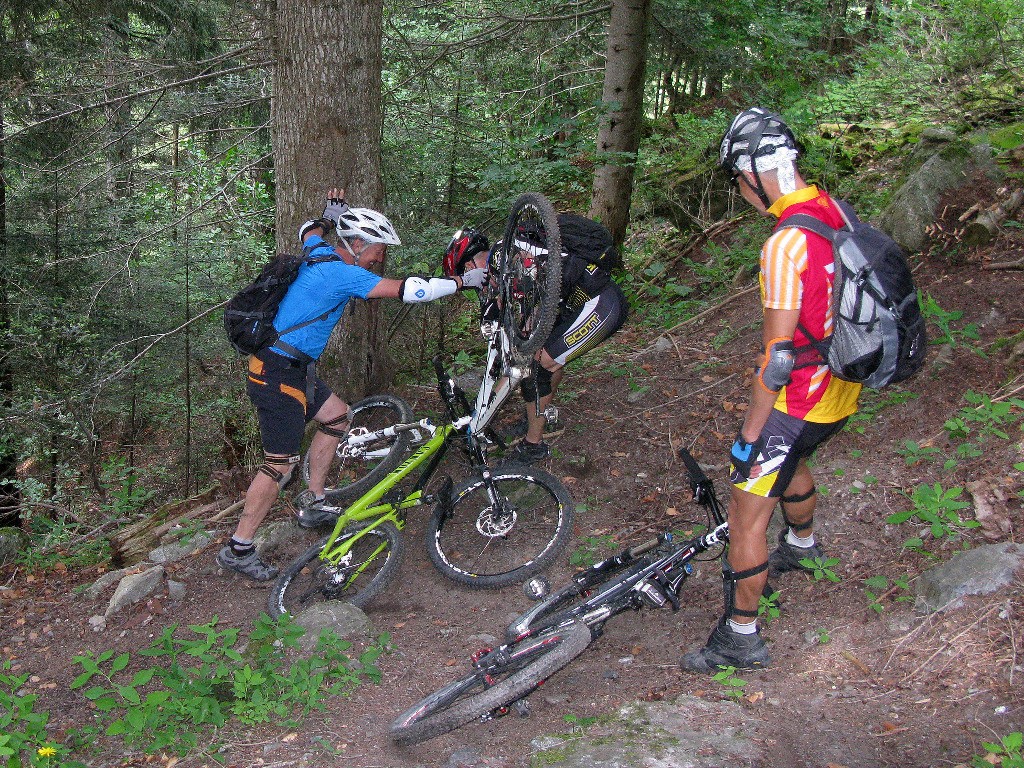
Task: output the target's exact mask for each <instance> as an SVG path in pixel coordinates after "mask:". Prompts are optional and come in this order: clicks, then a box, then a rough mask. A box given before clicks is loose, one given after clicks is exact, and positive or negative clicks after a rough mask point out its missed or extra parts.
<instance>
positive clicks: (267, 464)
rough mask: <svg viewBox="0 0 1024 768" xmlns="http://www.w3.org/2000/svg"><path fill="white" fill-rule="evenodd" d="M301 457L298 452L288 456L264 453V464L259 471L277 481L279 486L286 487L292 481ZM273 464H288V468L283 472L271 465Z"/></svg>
mask: <svg viewBox="0 0 1024 768" xmlns="http://www.w3.org/2000/svg"><path fill="white" fill-rule="evenodd" d="M299 459H300V456H299V454H297V453H292V454H289V455H288V456H282V455H280V454H269V453H268V454H264V458H263V464H262V465H261V466H260V468H259V470H258V471H259V472H262V473H263V474H264V475H266V476H267V477H269V478H270V479H271V480H273V481H274V482H275V483H277V485H278V487H280V488H284V487H285V486H286V485H288V483H289V482H290V481H291V479H292V473H293V472H294V471H295V465H296V464H298V463H299ZM272 464H287V465H288V470H287V471H286V472H281V471H280V470H279V469H276V468H275V467H273V466H271V465H272Z"/></svg>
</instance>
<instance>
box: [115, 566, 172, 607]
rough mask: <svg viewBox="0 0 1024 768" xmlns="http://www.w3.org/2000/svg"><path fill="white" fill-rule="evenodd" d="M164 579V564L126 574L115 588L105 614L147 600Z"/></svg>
mask: <svg viewBox="0 0 1024 768" xmlns="http://www.w3.org/2000/svg"><path fill="white" fill-rule="evenodd" d="M163 580H164V567H163V566H162V565H155V566H153V567H152V568H149V569H147V570H145V571H143V572H142V573H132V574H129V575H128V576H125V577H124V578H123V579H121V583H120V584H118V585H117V589H115V590H114V596H113V597H112V598H110V603H109V604H108V605H107V610H106V612H105V613H104V614H103V615H104V616H105V617H109V616H110V615H111V614H114V613H117V612H118V611H121V610H123V609H124V608H127V607H128V606H129V605H134V604H135V603H137V602H139V601H140V600H145V599H146V598H147V597H149V596H150V595H151V594H153V593H154V592H155V591H156V590H157V589H158V588H159V587H160V585H161V584H162V583H163Z"/></svg>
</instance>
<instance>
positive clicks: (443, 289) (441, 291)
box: [400, 275, 459, 304]
mask: <svg viewBox="0 0 1024 768" xmlns="http://www.w3.org/2000/svg"><path fill="white" fill-rule="evenodd" d="M458 289H459V284H458V283H457V282H455V281H454V280H452V279H451V278H448V277H431V278H429V279H424V278H422V277H417V276H415V275H410V276H409V277H407V278H405V280H403V281H402V291H401V294H400V295H401V297H402V301H404V302H405V303H406V304H421V303H423V302H425V301H434V299H440V298H443V297H445V296H451V295H452V294H453V293H455V291H457V290H458Z"/></svg>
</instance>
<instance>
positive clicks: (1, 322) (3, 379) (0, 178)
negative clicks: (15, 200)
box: [0, 103, 21, 526]
mask: <svg viewBox="0 0 1024 768" xmlns="http://www.w3.org/2000/svg"><path fill="white" fill-rule="evenodd" d="M4 129H5V122H4V108H3V104H2V103H0V343H3V344H4V345H6V343H7V339H8V338H9V337H10V335H11V322H10V313H9V311H8V295H7V275H8V274H9V270H8V266H9V265H8V264H7V184H6V182H5V180H4V173H5V170H6V153H5V146H6V145H5V144H4V141H5V138H4V133H5V131H4ZM13 399H14V371H13V370H12V369H11V365H10V356H9V355H7V354H6V353H5V354H3V355H0V407H2V409H3V410H4V411H8V412H9V411H10V409H11V407H12V406H13ZM17 469H18V454H17V451H16V450H15V448H14V445H13V443H12V444H8V443H7V441H6V440H5V441H2V442H0V525H15V526H20V525H21V494H20V492H19V491H18V486H17V485H16V481H17V479H18V472H17Z"/></svg>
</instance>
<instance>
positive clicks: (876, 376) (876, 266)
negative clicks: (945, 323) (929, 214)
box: [781, 200, 928, 389]
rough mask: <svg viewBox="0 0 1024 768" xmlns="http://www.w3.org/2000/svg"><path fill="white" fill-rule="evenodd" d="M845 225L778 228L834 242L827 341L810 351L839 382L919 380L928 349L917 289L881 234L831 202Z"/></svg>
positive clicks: (792, 220) (804, 220)
mask: <svg viewBox="0 0 1024 768" xmlns="http://www.w3.org/2000/svg"><path fill="white" fill-rule="evenodd" d="M835 202H836V204H837V205H838V207H839V211H840V213H841V214H842V216H843V220H844V222H845V226H844V227H843V228H842V229H833V228H832V227H830V226H828V225H827V224H825V223H824V222H823V221H821V220H820V219H816V218H814V217H813V216H811V215H809V214H805V213H797V214H793V215H792V216H790V217H789V218H788V219H786V221H785V222H784V223H783V224H782V225H781V226H782V227H799V228H801V229H806V230H809V231H811V232H814V233H815V234H818V235H821V236H822V237H824V238H825V239H826V240H828V241H829V242H831V243H832V253H833V256H834V258H835V283H834V284H833V286H832V335H831V336H829V337H828V338H827V339H824V340H818V339H814V338H813V337H812V336H811V335H810V334H809V333H808V332H807V329H806V328H804V327H803V326H801V327H800V330H801V331H803V333H804V335H806V336H807V337H808V338H809V339H811V345H812V346H813V347H814V348H815V349H816V350H817V351H818V353H819V354H820V355H821V357H822V359H823V360H824V361H826V362H827V363H828V367H829V368H830V369H831V371H832V373H833V374H834V375H835V376H837V377H839V378H840V379H845V380H846V381H852V382H857V383H860V384H863V385H865V386H867V387H873V388H875V389H878V388H880V387H884V386H886V385H887V384H895V383H896V382H899V381H903V380H904V379H906V378H908V377H910V376H912V375H913V374H915V373H917V372H918V371H919V370H920V369H921V367H922V366H923V365H924V359H925V351H926V347H927V344H928V339H927V336H926V335H925V323H924V318H923V317H922V316H921V309H920V307H919V305H918V300H917V289H916V288H915V287H914V280H913V277H912V276H911V274H910V267H909V266H908V265H907V260H906V257H905V256H904V255H903V251H902V250H901V249H900V247H899V246H898V245H897V244H896V243H895V242H894V241H893V239H892V238H891V237H889V236H888V235H887V234H885V233H884V232H882V231H880V230H878V229H876V228H875V227H873V226H871V225H870V224H867V223H866V222H863V221H861V220H860V219H858V218H857V214H856V213H854V211H853V209H852V208H851V207H850V206H849V204H848V203H846V202H844V201H842V200H836V201H835Z"/></svg>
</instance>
